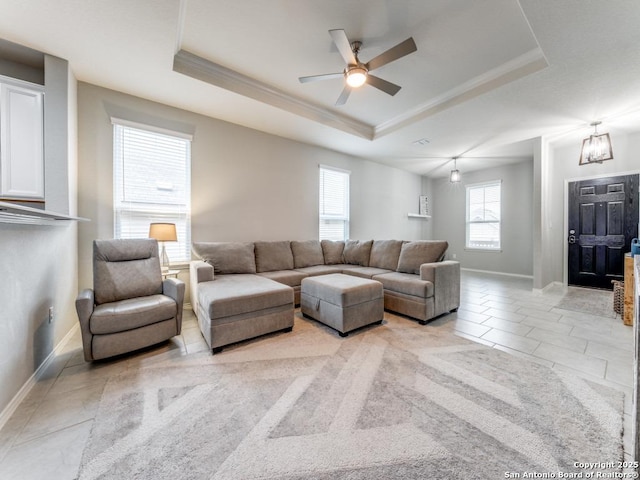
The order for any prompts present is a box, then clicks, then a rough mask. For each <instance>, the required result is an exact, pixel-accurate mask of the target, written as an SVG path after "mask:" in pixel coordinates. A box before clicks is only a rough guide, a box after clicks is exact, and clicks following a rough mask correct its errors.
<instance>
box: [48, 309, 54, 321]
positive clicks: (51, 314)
mask: <svg viewBox="0 0 640 480" xmlns="http://www.w3.org/2000/svg"><path fill="white" fill-rule="evenodd" d="M51 322H53V307H49V323H51Z"/></svg>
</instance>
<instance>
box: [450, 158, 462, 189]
mask: <svg viewBox="0 0 640 480" xmlns="http://www.w3.org/2000/svg"><path fill="white" fill-rule="evenodd" d="M457 160H458V157H453V170H451V174H450V175H449V181H450V182H451V183H458V182H459V181H460V178H461V177H460V170H458V165H457Z"/></svg>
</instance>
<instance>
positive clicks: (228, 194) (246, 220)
mask: <svg viewBox="0 0 640 480" xmlns="http://www.w3.org/2000/svg"><path fill="white" fill-rule="evenodd" d="M78 103H79V114H78V118H79V121H78V126H79V169H78V172H79V198H80V200H81V201H80V205H79V215H80V216H83V217H87V218H90V219H91V220H92V221H91V222H90V223H88V224H82V225H80V228H79V255H80V257H79V258H80V271H79V279H80V280H79V283H80V286H81V287H88V286H91V283H92V280H91V275H92V273H91V244H92V241H93V240H94V239H97V238H112V236H113V215H112V206H113V181H112V178H113V171H112V163H113V160H112V155H113V154H112V143H113V133H112V125H111V121H110V118H111V116H114V117H120V118H124V119H127V120H131V121H136V122H140V123H147V124H152V125H156V126H159V127H163V128H169V129H173V130H178V131H182V132H186V133H191V134H193V143H192V165H191V177H192V185H191V198H192V240H193V241H253V240H283V239H291V240H295V239H310V238H317V237H318V165H319V164H326V165H331V166H335V167H339V168H343V169H347V170H350V171H351V202H350V203H351V228H350V233H351V235H350V236H351V238H357V239H366V238H376V239H389V238H398V239H406V240H413V239H419V238H422V235H423V227H424V225H423V222H422V221H420V220H418V221H416V220H415V219H410V218H408V217H407V213H409V212H416V211H417V208H418V197H419V195H420V194H421V192H422V183H423V182H422V177H421V176H419V175H415V174H411V173H408V172H405V171H402V170H398V169H395V168H391V167H388V166H384V165H381V164H377V163H373V162H370V161H366V160H363V159H359V158H356V157H352V156H349V155H344V154H340V153H337V152H334V151H330V150H326V149H323V148H319V147H314V146H310V145H307V144H303V143H299V142H295V141H291V140H287V139H284V138H280V137H276V136H273V135H269V134H265V133H261V132H258V131H256V130H252V129H249V128H245V127H242V126H238V125H234V124H230V123H227V122H224V121H221V120H216V119H213V118H209V117H205V116H202V115H197V114H194V113H191V112H187V111H184V110H180V109H176V108H173V107H169V106H166V105H161V104H158V103H154V102H150V101H147V100H144V99H141V98H136V97H132V96H129V95H125V94H122V93H119V92H115V91H112V90H107V89H104V88H100V87H96V86H94V85H89V84H85V83H80V84H79V88H78ZM179 278H181V279H183V280H185V281H187V280H188V279H187V275H186V274H184V273H182V274H180V276H179ZM187 291H188V289H187Z"/></svg>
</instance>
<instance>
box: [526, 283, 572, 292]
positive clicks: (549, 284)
mask: <svg viewBox="0 0 640 480" xmlns="http://www.w3.org/2000/svg"><path fill="white" fill-rule="evenodd" d="M557 286H561V287H562V286H564V283H562V282H551V283H548V284H547V285H546V286H544V287H542V288H534V289H533V293H535V294H536V295H542V294H544V293H547V292H548V291H549V290H551V289H552V288H554V287H557Z"/></svg>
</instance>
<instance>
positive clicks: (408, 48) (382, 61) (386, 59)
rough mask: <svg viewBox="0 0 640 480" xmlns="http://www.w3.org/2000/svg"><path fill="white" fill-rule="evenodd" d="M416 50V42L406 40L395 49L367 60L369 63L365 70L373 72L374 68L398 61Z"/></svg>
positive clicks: (411, 39)
mask: <svg viewBox="0 0 640 480" xmlns="http://www.w3.org/2000/svg"><path fill="white" fill-rule="evenodd" d="M416 50H418V47H416V42H414V41H413V38H411V37H410V38H407V39H406V40H405V41H404V42H400V43H399V44H398V45H396V46H395V47H391V48H390V49H389V50H387V51H386V52H383V53H381V54H380V55H378V56H377V57H375V58H373V59H372V60H369V63H367V64H366V67H367V70H369V71H371V70H375V69H376V68H380V67H382V66H383V65H386V64H387V63H391V62H393V61H394V60H398V59H399V58H402V57H404V56H405V55H409V54H410V53H413V52H415V51H416Z"/></svg>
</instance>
